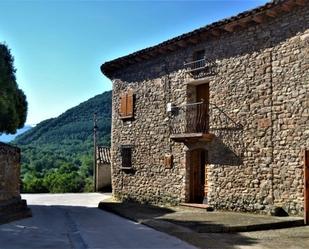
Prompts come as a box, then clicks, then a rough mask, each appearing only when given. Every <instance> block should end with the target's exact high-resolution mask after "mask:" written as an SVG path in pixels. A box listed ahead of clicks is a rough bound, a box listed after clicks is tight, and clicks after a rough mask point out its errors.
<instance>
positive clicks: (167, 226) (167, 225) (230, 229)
mask: <svg viewBox="0 0 309 249" xmlns="http://www.w3.org/2000/svg"><path fill="white" fill-rule="evenodd" d="M98 208H99V209H102V210H105V211H108V212H111V213H114V214H117V215H119V216H122V217H124V218H127V219H130V220H133V221H135V222H138V223H140V224H144V225H147V226H149V227H152V228H154V229H156V230H159V231H162V232H166V233H168V234H173V235H175V233H184V232H186V233H238V232H252V231H264V230H271V229H282V228H290V227H297V226H304V221H303V220H300V219H295V220H289V221H277V222H269V223H264V224H252V225H238V226H233V225H231V226H222V227H209V226H207V225H205V226H202V227H199V228H197V229H195V230H193V229H191V228H187V227H186V226H181V225H177V224H174V223H172V222H169V221H168V220H162V219H160V218H154V219H138V218H136V217H135V216H134V214H131V212H130V211H129V212H126V211H124V212H122V211H119V210H116V209H114V208H112V207H110V206H107V205H104V202H100V203H99V206H98Z"/></svg>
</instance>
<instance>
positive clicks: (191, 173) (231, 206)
mask: <svg viewBox="0 0 309 249" xmlns="http://www.w3.org/2000/svg"><path fill="white" fill-rule="evenodd" d="M308 26H309V5H308V1H306V0H275V1H272V2H269V3H267V4H265V5H264V6H261V7H258V8H255V9H253V10H250V11H246V12H243V13H241V14H239V15H237V16H234V17H231V18H228V19H224V20H222V21H218V22H215V23H212V24H210V25H207V26H205V27H202V28H199V29H196V30H194V31H192V32H189V33H186V34H183V35H181V36H178V37H175V38H173V39H170V40H167V41H165V42H162V43H160V44H158V45H156V46H153V47H149V48H146V49H143V50H140V51H138V52H135V53H133V54H129V55H127V56H124V57H121V58H118V59H115V60H112V61H109V62H106V63H104V64H103V65H102V66H101V71H102V72H103V73H104V74H105V75H106V76H108V77H109V78H110V79H111V80H112V82H113V100H112V101H113V114H112V148H111V153H112V155H111V158H112V159H111V161H112V186H113V194H114V196H115V197H117V198H121V199H130V200H135V201H139V202H146V203H172V204H178V203H182V202H192V203H208V204H209V205H212V206H213V207H215V208H217V209H225V210H235V211H250V212H261V213H268V212H269V211H270V210H271V209H272V208H273V207H275V206H279V207H282V208H284V209H285V211H286V212H288V213H289V214H293V215H300V214H301V215H302V214H303V212H304V209H306V212H307V214H308V205H309V204H308V201H309V200H308V199H309V198H308V194H309V191H307V189H306V187H305V186H306V185H305V184H304V175H307V173H306V174H304V172H307V171H305V170H304V168H305V167H304V165H305V160H304V156H303V155H304V153H305V151H306V150H308V149H309V74H308V69H309V63H308V54H309V49H308V44H309V30H308ZM307 167H309V166H308V165H307ZM307 188H308V179H307Z"/></svg>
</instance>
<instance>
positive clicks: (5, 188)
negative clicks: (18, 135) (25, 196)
mask: <svg viewBox="0 0 309 249" xmlns="http://www.w3.org/2000/svg"><path fill="white" fill-rule="evenodd" d="M19 174H20V150H19V149H18V148H16V147H12V146H9V145H6V144H3V143H0V202H2V201H7V200H11V199H15V198H20V194H19V185H20V182H19V181H20V179H19Z"/></svg>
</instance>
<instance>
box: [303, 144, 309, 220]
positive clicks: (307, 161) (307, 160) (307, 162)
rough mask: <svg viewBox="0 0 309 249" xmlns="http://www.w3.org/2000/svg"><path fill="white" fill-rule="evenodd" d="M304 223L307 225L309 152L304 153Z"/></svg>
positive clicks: (308, 208)
mask: <svg viewBox="0 0 309 249" xmlns="http://www.w3.org/2000/svg"><path fill="white" fill-rule="evenodd" d="M304 222H305V224H306V225H308V224H309V150H306V151H305V153H304Z"/></svg>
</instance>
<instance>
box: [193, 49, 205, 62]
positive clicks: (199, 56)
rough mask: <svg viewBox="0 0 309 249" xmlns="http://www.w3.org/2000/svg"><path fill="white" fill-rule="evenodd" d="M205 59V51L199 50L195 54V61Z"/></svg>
mask: <svg viewBox="0 0 309 249" xmlns="http://www.w3.org/2000/svg"><path fill="white" fill-rule="evenodd" d="M202 59H205V50H198V51H195V52H194V53H193V61H198V60H202Z"/></svg>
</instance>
